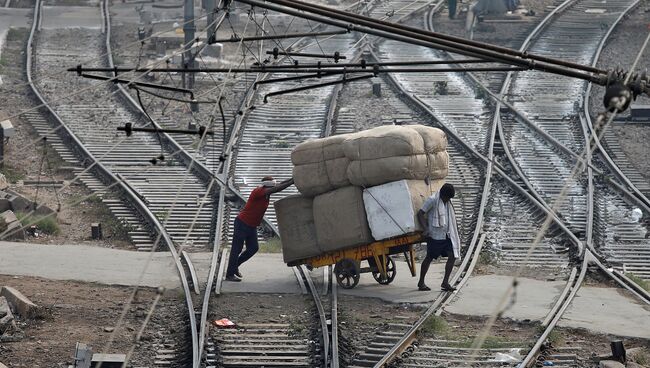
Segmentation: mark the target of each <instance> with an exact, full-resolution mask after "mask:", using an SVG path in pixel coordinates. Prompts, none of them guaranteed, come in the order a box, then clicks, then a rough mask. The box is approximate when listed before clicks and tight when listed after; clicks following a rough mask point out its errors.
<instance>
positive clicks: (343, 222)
mask: <svg viewBox="0 0 650 368" xmlns="http://www.w3.org/2000/svg"><path fill="white" fill-rule="evenodd" d="M314 224H315V226H316V238H317V239H318V245H319V247H320V248H321V249H322V250H323V251H326V252H328V251H334V250H339V249H344V248H350V247H355V246H360V245H364V244H369V243H371V242H372V241H373V239H372V236H371V234H370V228H369V227H368V222H367V221H366V210H365V208H364V205H363V190H362V189H361V188H359V187H355V186H347V187H343V188H339V189H336V190H333V191H331V192H328V193H324V194H321V195H319V196H317V197H316V198H314Z"/></svg>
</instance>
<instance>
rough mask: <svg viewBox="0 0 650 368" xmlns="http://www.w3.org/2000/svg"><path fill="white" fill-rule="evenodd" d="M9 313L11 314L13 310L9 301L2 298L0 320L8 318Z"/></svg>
mask: <svg viewBox="0 0 650 368" xmlns="http://www.w3.org/2000/svg"><path fill="white" fill-rule="evenodd" d="M9 313H11V309H10V308H9V302H8V301H7V298H5V297H4V296H0V318H1V317H4V316H6V315H7V314H9Z"/></svg>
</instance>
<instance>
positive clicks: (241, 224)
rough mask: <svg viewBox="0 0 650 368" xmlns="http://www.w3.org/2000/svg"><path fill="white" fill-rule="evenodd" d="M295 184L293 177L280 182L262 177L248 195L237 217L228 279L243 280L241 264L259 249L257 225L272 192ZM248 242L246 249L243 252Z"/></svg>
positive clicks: (227, 272)
mask: <svg viewBox="0 0 650 368" xmlns="http://www.w3.org/2000/svg"><path fill="white" fill-rule="evenodd" d="M291 184H293V179H288V180H285V181H283V182H280V183H279V184H278V183H276V182H275V180H274V179H273V178H272V177H270V176H265V177H264V178H263V179H262V186H259V187H257V188H255V189H253V191H252V192H251V194H250V195H249V196H248V201H246V205H244V208H243V209H242V210H241V211H240V212H239V215H237V218H235V231H234V234H233V236H232V247H231V249H230V259H229V260H228V270H227V271H226V280H227V281H241V277H242V276H241V273H240V272H239V266H240V265H241V264H242V263H244V262H246V261H248V260H249V259H250V258H251V257H252V256H253V255H254V254H255V253H257V250H258V249H259V245H258V243H257V227H258V226H260V224H261V223H262V218H263V217H264V213H265V212H266V209H267V208H268V207H269V201H270V199H271V194H273V193H277V192H279V191H282V190H284V189H286V188H288V187H289V186H290V185H291ZM244 242H245V243H246V250H245V251H244V252H242V248H243V247H244Z"/></svg>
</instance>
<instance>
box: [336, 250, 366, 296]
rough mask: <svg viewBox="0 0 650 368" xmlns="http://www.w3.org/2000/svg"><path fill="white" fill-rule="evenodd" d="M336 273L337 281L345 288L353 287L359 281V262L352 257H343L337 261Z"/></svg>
mask: <svg viewBox="0 0 650 368" xmlns="http://www.w3.org/2000/svg"><path fill="white" fill-rule="evenodd" d="M334 274H335V275H336V283H337V284H339V286H340V287H342V288H344V289H352V288H353V287H355V286H357V284H358V283H359V276H360V274H361V271H360V270H359V264H358V263H357V262H356V261H354V260H352V259H350V258H343V259H342V260H340V261H338V262H336V265H335V266H334Z"/></svg>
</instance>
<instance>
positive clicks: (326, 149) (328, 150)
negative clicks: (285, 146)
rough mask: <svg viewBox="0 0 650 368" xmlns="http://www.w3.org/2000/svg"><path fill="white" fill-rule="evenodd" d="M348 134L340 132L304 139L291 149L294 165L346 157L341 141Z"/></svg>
mask: <svg viewBox="0 0 650 368" xmlns="http://www.w3.org/2000/svg"><path fill="white" fill-rule="evenodd" d="M348 136H349V134H340V135H334V136H331V137H327V138H318V139H309V140H307V141H304V142H302V143H300V144H298V145H297V146H296V147H295V148H294V149H293V151H291V162H292V163H293V164H294V165H304V164H313V163H316V162H322V161H325V160H331V159H334V158H340V157H345V154H344V153H343V147H342V146H341V143H342V142H343V141H344V140H345V139H347V137H348Z"/></svg>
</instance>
